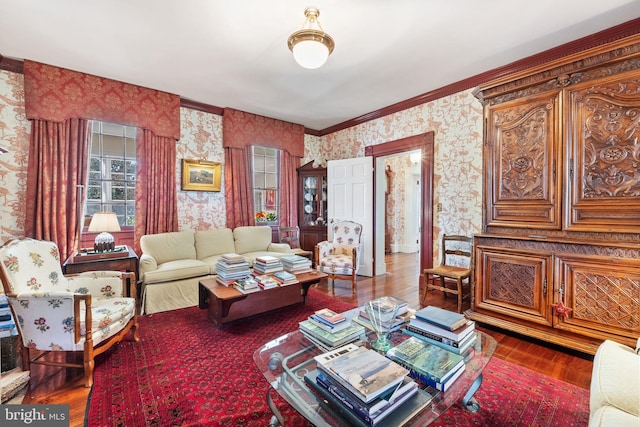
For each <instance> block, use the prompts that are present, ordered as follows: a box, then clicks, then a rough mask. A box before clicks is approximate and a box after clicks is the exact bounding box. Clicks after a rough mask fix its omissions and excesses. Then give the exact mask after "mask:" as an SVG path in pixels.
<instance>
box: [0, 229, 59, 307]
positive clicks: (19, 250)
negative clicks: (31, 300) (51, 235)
mask: <svg viewBox="0 0 640 427" xmlns="http://www.w3.org/2000/svg"><path fill="white" fill-rule="evenodd" d="M0 279H2V286H3V287H4V291H5V293H7V294H20V293H32V292H38V293H40V292H50V291H68V285H67V280H66V279H65V277H64V275H63V274H62V268H61V267H60V252H59V251H58V246H57V245H56V244H55V243H53V242H47V241H43V240H34V239H20V240H12V241H10V242H8V243H6V244H5V245H3V246H2V247H0Z"/></svg>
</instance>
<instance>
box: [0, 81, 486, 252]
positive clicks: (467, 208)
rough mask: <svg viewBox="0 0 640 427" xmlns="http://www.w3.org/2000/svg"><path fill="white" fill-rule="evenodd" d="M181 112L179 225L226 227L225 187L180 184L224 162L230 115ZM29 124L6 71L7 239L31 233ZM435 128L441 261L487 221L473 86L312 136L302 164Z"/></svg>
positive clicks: (396, 227)
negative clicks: (187, 169) (191, 166)
mask: <svg viewBox="0 0 640 427" xmlns="http://www.w3.org/2000/svg"><path fill="white" fill-rule="evenodd" d="M180 116H181V117H180V119H181V135H180V140H179V141H178V146H177V162H176V168H177V169H176V170H177V171H178V173H177V174H176V181H177V182H176V186H177V188H178V211H179V228H180V229H181V230H184V229H197V230H201V229H210V228H217V227H224V225H225V223H226V216H225V201H224V190H223V191H221V192H198V191H182V190H181V189H180V186H181V179H182V173H181V161H182V159H206V160H210V161H216V162H220V163H224V152H223V149H222V137H223V135H222V117H221V116H218V115H215V114H209V113H204V112H201V111H196V110H191V109H186V108H181V109H180ZM29 129H30V126H29V123H28V122H27V120H26V119H25V112H24V79H23V76H22V75H21V74H16V73H12V72H8V71H4V70H0V146H2V147H4V148H5V149H8V150H9V153H6V154H0V201H1V202H2V204H0V242H4V241H6V240H9V239H12V238H17V237H21V236H22V235H23V233H24V218H23V212H24V206H25V196H26V188H25V185H26V168H27V157H28V145H29ZM428 131H434V132H435V147H434V151H435V153H434V155H435V158H434V161H435V169H434V206H438V204H441V206H442V210H441V211H439V212H438V211H437V210H436V212H434V261H436V260H437V259H438V258H439V254H438V252H439V251H438V249H439V240H440V239H439V236H440V235H441V233H444V232H446V233H460V234H473V233H477V232H479V231H480V230H481V226H482V106H481V105H480V103H479V102H478V101H477V100H476V99H475V98H474V97H473V95H472V94H471V90H468V91H464V92H460V93H457V94H454V95H451V96H448V97H445V98H441V99H438V100H436V101H433V102H429V103H426V104H422V105H420V106H417V107H413V108H410V109H407V110H404V111H401V112H398V113H395V114H391V115H388V116H385V117H383V118H380V119H377V120H373V121H369V122H366V123H363V124H360V125H357V126H353V127H351V128H348V129H344V130H341V131H338V132H335V133H332V134H330V135H325V136H321V137H318V136H312V135H305V157H304V158H303V159H302V162H301V164H305V163H306V162H308V161H313V162H314V163H315V164H320V165H323V166H325V165H326V161H327V160H333V159H343V158H351V157H359V156H363V155H364V148H365V147H366V146H368V145H375V144H381V143H385V142H389V141H393V140H396V139H400V138H404V137H407V136H412V135H417V134H421V133H424V132H428ZM397 161H399V160H397ZM401 169H402V167H401V166H398V167H397V170H398V171H400V170H401ZM394 170H396V169H394ZM397 180H398V181H400V179H399V178H398V179H397ZM402 180H404V179H402ZM223 188H224V187H223ZM392 193H393V194H392V195H391V197H390V199H391V202H390V203H392V204H393V205H394V206H402V204H403V203H404V197H406V196H405V195H404V194H403V190H402V189H398V190H394V191H393V192H392ZM395 212H396V211H395V209H394V214H393V216H392V230H393V233H392V242H395V243H398V242H399V241H400V239H401V238H402V237H401V236H402V235H403V233H404V224H403V218H402V215H400V214H397V213H395Z"/></svg>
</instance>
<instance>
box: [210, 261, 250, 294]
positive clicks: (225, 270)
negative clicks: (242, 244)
mask: <svg viewBox="0 0 640 427" xmlns="http://www.w3.org/2000/svg"><path fill="white" fill-rule="evenodd" d="M216 274H217V277H216V281H217V282H218V283H220V284H221V285H224V286H233V284H234V283H235V281H236V280H237V279H243V278H245V277H249V276H251V269H250V268H249V262H248V261H247V260H246V259H245V258H244V257H243V256H242V255H238V254H232V253H229V254H223V255H222V256H221V257H220V259H219V260H218V262H217V263H216Z"/></svg>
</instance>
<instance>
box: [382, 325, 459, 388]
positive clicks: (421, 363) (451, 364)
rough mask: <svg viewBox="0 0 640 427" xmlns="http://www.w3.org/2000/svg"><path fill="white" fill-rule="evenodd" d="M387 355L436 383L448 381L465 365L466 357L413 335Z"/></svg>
mask: <svg viewBox="0 0 640 427" xmlns="http://www.w3.org/2000/svg"><path fill="white" fill-rule="evenodd" d="M387 357H388V358H390V359H391V360H393V361H395V362H397V363H398V364H400V365H402V366H404V367H407V368H408V369H410V370H415V371H416V372H418V373H420V374H422V375H424V376H425V377H427V378H430V379H431V380H433V381H434V382H435V383H444V382H446V381H447V379H448V378H449V377H450V376H451V375H453V374H454V373H455V372H456V371H457V370H458V369H460V367H461V366H464V357H462V356H461V355H459V354H455V353H452V352H450V351H447V350H445V349H443V348H441V347H438V346H436V345H433V344H431V343H428V342H426V341H424V340H421V339H420V338H416V337H413V336H412V337H410V338H409V339H407V340H405V341H403V342H401V343H400V344H398V345H397V346H395V347H393V348H391V349H390V350H389V351H387Z"/></svg>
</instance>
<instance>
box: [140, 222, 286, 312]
mask: <svg viewBox="0 0 640 427" xmlns="http://www.w3.org/2000/svg"><path fill="white" fill-rule="evenodd" d="M140 248H141V249H142V255H141V256H140V269H139V274H140V281H141V282H142V313H146V314H150V313H157V312H161V311H168V310H175V309H178V308H184V307H190V306H194V305H197V304H198V282H199V281H200V280H202V279H205V278H211V277H215V274H216V263H217V262H218V259H220V257H221V256H222V255H223V254H227V253H237V254H240V255H242V256H244V257H245V258H247V260H248V261H249V264H250V265H253V261H254V260H255V258H256V257H258V256H264V255H272V256H276V257H282V256H285V255H290V254H291V253H292V251H291V248H290V247H289V245H287V244H286V243H271V227H268V226H246V227H237V228H235V229H234V230H233V231H232V230H231V229H229V228H219V229H214V230H203V231H192V230H187V231H177V232H172V233H160V234H150V235H146V236H142V238H141V239H140Z"/></svg>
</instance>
